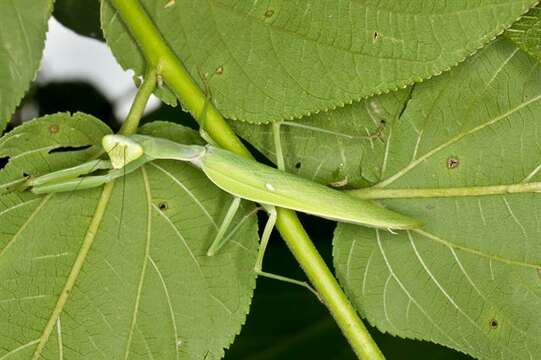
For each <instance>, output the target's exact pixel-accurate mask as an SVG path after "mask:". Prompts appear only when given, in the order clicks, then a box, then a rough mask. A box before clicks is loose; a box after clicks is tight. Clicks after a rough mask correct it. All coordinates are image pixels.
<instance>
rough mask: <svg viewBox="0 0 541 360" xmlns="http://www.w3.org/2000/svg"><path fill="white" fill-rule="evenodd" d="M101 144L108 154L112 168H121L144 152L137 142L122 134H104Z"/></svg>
mask: <svg viewBox="0 0 541 360" xmlns="http://www.w3.org/2000/svg"><path fill="white" fill-rule="evenodd" d="M102 146H103V149H104V150H105V151H106V152H107V154H108V155H109V158H110V159H111V164H112V165H113V168H114V169H121V168H123V167H124V166H126V165H127V164H129V163H130V162H132V161H134V160H136V159H138V158H140V157H141V156H143V154H144V150H143V147H142V146H141V145H140V144H139V143H137V142H136V141H134V140H132V139H130V138H129V137H127V136H123V135H105V136H104V137H103V139H102Z"/></svg>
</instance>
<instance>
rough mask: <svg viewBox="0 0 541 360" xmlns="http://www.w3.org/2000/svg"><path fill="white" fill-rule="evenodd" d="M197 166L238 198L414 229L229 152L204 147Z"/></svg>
mask: <svg viewBox="0 0 541 360" xmlns="http://www.w3.org/2000/svg"><path fill="white" fill-rule="evenodd" d="M206 149H207V151H206V153H205V154H204V156H202V158H201V160H200V163H199V165H200V166H201V169H202V170H203V171H204V172H205V174H206V175H207V177H208V178H209V179H210V180H211V181H212V182H213V183H214V184H216V185H217V186H218V187H220V188H221V189H222V190H224V191H226V192H228V193H231V194H233V195H236V196H238V197H241V198H244V199H248V200H251V201H255V202H258V203H262V204H269V205H274V206H278V207H283V208H288V209H292V210H295V211H300V212H304V213H307V214H313V215H316V216H320V217H323V218H327V219H331V220H336V221H341V222H347V223H353V224H357V225H364V226H369V227H375V228H384V229H402V230H404V229H413V228H417V227H420V226H421V223H420V222H419V221H417V220H415V219H413V218H411V217H409V216H406V215H402V214H399V213H397V212H394V211H392V210H389V209H386V208H384V207H381V206H378V205H377V204H375V203H374V202H370V201H366V200H360V199H357V198H355V197H353V196H351V195H348V194H346V193H343V192H340V191H338V190H335V189H331V188H329V187H326V186H324V185H321V184H319V183H316V182H313V181H310V180H307V179H304V178H302V177H299V176H296V175H293V174H289V173H286V172H283V171H280V170H277V169H274V168H271V167H269V166H265V165H262V164H259V163H258V162H256V161H253V160H249V159H245V158H242V157H239V156H237V155H235V154H233V153H231V152H229V151H226V150H223V149H220V148H216V147H213V146H207V147H206Z"/></svg>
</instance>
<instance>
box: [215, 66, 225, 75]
mask: <svg viewBox="0 0 541 360" xmlns="http://www.w3.org/2000/svg"><path fill="white" fill-rule="evenodd" d="M223 73H224V66H223V65H220V66H219V67H218V68H217V69H216V75H223Z"/></svg>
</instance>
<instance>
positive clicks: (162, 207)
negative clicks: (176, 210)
mask: <svg viewBox="0 0 541 360" xmlns="http://www.w3.org/2000/svg"><path fill="white" fill-rule="evenodd" d="M158 208H159V209H160V210H161V211H165V210H167V209H169V204H167V201H162V202H160V203H159V204H158Z"/></svg>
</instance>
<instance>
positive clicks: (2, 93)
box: [0, 0, 53, 130]
mask: <svg viewBox="0 0 541 360" xmlns="http://www.w3.org/2000/svg"><path fill="white" fill-rule="evenodd" d="M52 3H53V1H52V0H12V1H0V130H3V129H4V128H5V126H6V124H7V122H8V121H9V119H10V117H11V114H12V113H13V112H14V111H15V108H16V107H17V105H18V104H19V102H20V101H21V99H22V97H23V95H24V93H25V92H26V90H28V87H29V86H30V82H31V81H32V80H33V79H34V78H35V77H36V74H37V71H38V67H39V63H40V60H41V54H42V52H43V46H44V44H45V32H46V31H47V20H48V19H49V16H50V14H51V10H52Z"/></svg>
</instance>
